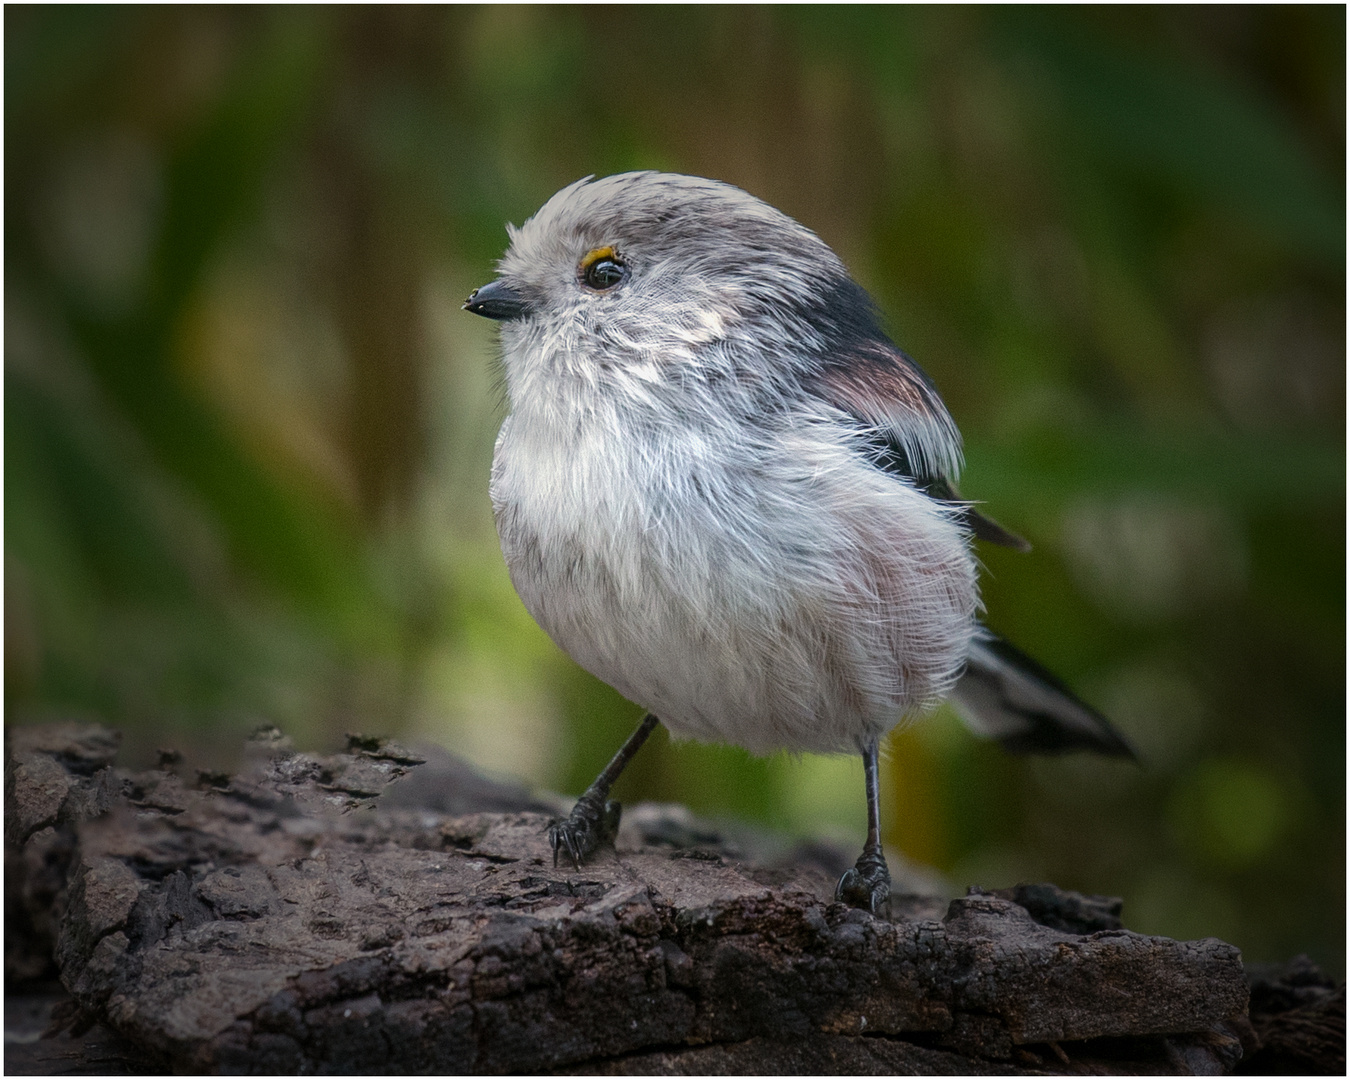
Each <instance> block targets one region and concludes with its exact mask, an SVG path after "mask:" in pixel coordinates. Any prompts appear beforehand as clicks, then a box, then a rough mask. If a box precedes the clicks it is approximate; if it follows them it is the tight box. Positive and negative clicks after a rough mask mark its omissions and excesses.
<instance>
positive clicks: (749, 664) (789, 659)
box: [493, 431, 976, 753]
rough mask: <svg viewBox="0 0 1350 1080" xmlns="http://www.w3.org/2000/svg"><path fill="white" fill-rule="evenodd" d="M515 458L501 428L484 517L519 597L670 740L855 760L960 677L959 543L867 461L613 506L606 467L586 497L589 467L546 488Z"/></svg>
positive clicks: (965, 628) (813, 465) (620, 486)
mask: <svg viewBox="0 0 1350 1080" xmlns="http://www.w3.org/2000/svg"><path fill="white" fill-rule="evenodd" d="M503 444H506V445H505V447H504V445H503ZM510 449H511V448H510V446H509V443H506V433H505V431H504V433H503V440H502V441H501V442H499V446H498V458H497V461H496V462H495V463H494V476H493V502H494V510H495V512H496V518H497V527H498V534H499V536H500V539H501V542H502V551H503V554H504V555H505V557H506V562H507V566H508V568H509V570H510V573H511V580H512V583H513V584H514V585H515V588H516V591H517V592H518V593H519V594H520V597H521V599H522V601H523V602H524V603H525V606H526V608H527V609H528V610H529V612H530V614H531V615H533V616H534V618H535V619H536V620H537V621H538V622H539V624H540V626H542V627H543V629H544V630H545V631H546V632H547V633H548V634H549V636H550V637H551V638H552V639H553V640H554V641H555V642H556V643H557V644H558V645H559V646H560V647H561V648H562V649H563V650H564V651H565V652H567V653H568V654H569V655H570V656H571V657H572V658H573V659H574V660H576V662H577V663H578V664H580V665H581V666H582V667H583V668H585V669H586V670H587V671H589V672H591V673H592V674H594V675H595V676H597V677H598V678H600V679H602V680H604V681H605V682H607V683H609V684H610V685H611V686H613V687H614V688H615V689H616V690H618V691H619V692H620V693H621V694H623V695H624V696H625V697H627V698H629V699H630V700H632V701H634V702H636V703H638V704H640V705H642V706H644V707H645V708H647V709H649V710H651V711H652V712H654V713H655V714H656V715H657V716H659V717H660V718H661V720H662V722H663V723H664V724H665V725H666V726H667V727H668V728H669V729H670V731H671V732H672V734H674V735H675V736H677V737H692V738H697V739H703V740H708V741H725V742H732V743H736V744H738V745H740V746H744V747H746V748H747V749H749V750H751V751H752V752H755V753H769V752H772V751H774V750H778V749H790V750H799V751H814V752H835V751H841V752H852V751H854V750H856V749H857V747H858V746H859V744H860V743H861V742H863V741H865V740H866V739H868V738H871V737H873V736H876V735H879V734H881V733H883V732H885V731H887V730H889V729H890V728H891V727H893V726H895V725H896V724H897V723H899V722H900V721H901V720H902V719H904V718H906V717H907V716H909V715H912V714H914V713H917V712H919V711H921V710H923V709H924V708H925V707H928V706H930V705H932V704H934V703H935V702H936V701H937V700H939V699H940V698H941V696H942V695H943V694H945V693H946V691H947V690H948V689H949V688H950V686H951V684H952V683H953V682H954V681H955V679H956V678H957V676H958V675H959V674H960V671H961V668H962V665H963V663H964V659H965V655H966V649H967V645H968V642H969V637H970V633H971V627H972V625H973V616H974V610H975V606H976V592H975V571H974V563H973V560H972V558H971V556H970V553H969V550H968V546H967V541H966V538H965V536H964V534H963V533H962V532H961V530H960V528H959V527H958V526H957V525H956V524H955V523H954V522H953V521H952V520H951V519H950V517H949V516H948V514H947V513H946V512H945V511H943V510H942V509H941V508H940V507H938V506H937V505H936V504H934V503H933V502H932V501H931V500H929V499H928V498H927V497H926V496H924V495H922V494H921V493H919V492H916V491H914V490H912V489H910V488H908V487H906V486H904V485H903V484H899V483H897V482H895V481H894V480H892V479H890V478H888V477H886V476H884V475H883V474H880V473H878V472H876V470H873V469H871V468H870V467H869V466H867V465H865V463H860V462H857V461H856V460H855V459H854V458H852V457H840V456H839V455H837V454H836V455H826V460H825V462H823V463H822V462H820V461H815V462H813V461H811V460H810V459H809V455H807V456H805V457H804V456H803V455H802V454H801V453H796V454H785V455H784V457H783V462H784V464H783V466H782V468H781V469H780V470H778V471H776V472H775V471H773V470H770V471H767V472H766V471H765V470H764V469H763V468H762V467H761V468H760V469H758V470H757V471H756V473H755V475H754V477H753V482H750V483H746V482H744V478H743V477H742V478H741V479H739V480H738V479H735V478H726V479H725V480H724V481H721V482H716V478H707V477H705V478H704V481H703V482H701V483H697V484H686V485H683V486H681V487H680V488H679V489H678V490H677V491H675V492H661V491H659V490H657V489H656V488H655V487H654V486H653V485H652V484H650V483H648V484H646V485H636V484H629V485H627V486H628V487H630V488H631V489H632V490H631V494H630V495H629V497H624V490H625V484H626V482H625V481H624V480H623V479H620V478H616V473H615V470H614V469H613V468H612V467H611V468H610V469H609V470H608V473H607V475H606V476H605V477H604V483H603V484H602V485H598V486H595V487H593V488H591V489H588V488H587V486H586V485H585V484H584V483H578V479H580V480H582V481H584V480H585V476H586V470H585V468H584V466H583V467H582V468H580V469H575V468H573V469H569V470H568V476H567V478H566V479H565V480H564V479H563V478H562V477H561V476H554V477H553V478H552V480H553V481H555V482H554V483H543V484H541V483H540V482H539V481H540V479H541V477H540V473H539V470H538V469H537V468H536V469H535V470H525V469H519V468H518V467H517V466H518V462H516V461H513V460H512V456H511V454H510ZM504 450H505V451H506V452H505V453H504ZM822 464H824V465H826V466H829V469H827V470H826V471H825V472H822V468H821V466H822ZM840 470H843V475H842V476H840V475H838V473H839V471H840ZM668 474H670V475H677V476H678V475H681V474H679V473H678V472H670V471H668ZM675 507H678V510H676V509H674V508H675Z"/></svg>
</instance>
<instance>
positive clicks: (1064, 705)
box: [950, 627, 1139, 761]
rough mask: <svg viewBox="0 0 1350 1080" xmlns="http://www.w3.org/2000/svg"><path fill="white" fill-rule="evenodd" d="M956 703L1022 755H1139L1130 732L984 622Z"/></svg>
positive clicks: (973, 725)
mask: <svg viewBox="0 0 1350 1080" xmlns="http://www.w3.org/2000/svg"><path fill="white" fill-rule="evenodd" d="M950 700H951V703H952V705H953V707H955V709H956V711H957V714H958V715H959V716H960V717H961V719H962V720H963V721H965V724H966V726H967V727H969V728H970V729H971V730H972V731H973V732H975V733H976V734H977V735H983V736H985V737H986V738H991V739H996V740H997V741H998V742H999V744H1000V745H1001V746H1002V747H1003V748H1004V749H1005V750H1009V751H1012V752H1013V753H1020V754H1057V753H1065V752H1067V751H1070V750H1091V751H1094V752H1095V753H1098V754H1107V755H1109V756H1112V757H1128V758H1133V759H1134V760H1136V761H1137V760H1138V759H1139V755H1138V754H1136V753H1135V750H1134V747H1132V746H1131V745H1130V743H1129V742H1128V740H1126V738H1125V736H1123V735H1122V734H1121V733H1120V732H1119V731H1117V730H1116V729H1115V728H1114V727H1112V726H1111V722H1110V721H1109V720H1107V719H1106V717H1104V716H1103V715H1102V714H1101V713H1099V712H1098V711H1097V710H1096V709H1094V708H1093V707H1092V706H1091V705H1088V704H1086V703H1085V702H1083V701H1082V700H1080V699H1079V698H1078V696H1077V695H1075V694H1074V692H1073V691H1072V690H1070V689H1069V688H1068V687H1067V686H1065V685H1064V683H1062V682H1061V681H1060V680H1059V679H1058V678H1056V677H1055V676H1054V675H1052V674H1051V673H1050V672H1049V671H1046V670H1045V668H1043V667H1041V665H1040V664H1038V663H1036V661H1035V660H1033V659H1032V658H1031V657H1029V656H1028V655H1027V654H1026V653H1024V652H1022V650H1021V649H1018V648H1017V647H1016V646H1014V645H1012V644H1010V643H1009V642H1007V641H1005V640H1004V639H1003V638H1001V637H999V636H998V635H997V634H995V633H994V632H993V631H992V630H988V629H986V628H984V627H980V629H979V631H978V632H977V633H976V635H975V637H974V638H973V639H972V640H971V643H970V655H969V658H968V660H967V663H966V670H965V673H964V674H963V675H962V676H961V678H960V679H959V680H958V681H957V683H956V687H955V688H954V689H953V690H952V693H951V697H950Z"/></svg>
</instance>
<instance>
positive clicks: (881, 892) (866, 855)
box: [834, 848, 891, 916]
mask: <svg viewBox="0 0 1350 1080" xmlns="http://www.w3.org/2000/svg"><path fill="white" fill-rule="evenodd" d="M834 898H835V899H836V900H842V901H843V902H844V903H845V904H848V905H849V906H850V907H856V908H862V909H864V910H865V911H870V912H871V913H872V914H873V915H883V916H884V915H889V913H890V909H891V872H890V870H889V869H887V867H886V857H885V856H884V855H882V853H881V850H880V849H879V848H878V849H875V850H873V849H864V851H863V853H862V854H861V855H860V856H858V861H857V863H855V864H854V865H853V866H852V867H850V868H849V869H848V870H846V871H844V876H843V877H841V878H840V879H839V884H838V886H836V888H835V890H834Z"/></svg>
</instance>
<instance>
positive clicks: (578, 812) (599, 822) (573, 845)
mask: <svg viewBox="0 0 1350 1080" xmlns="http://www.w3.org/2000/svg"><path fill="white" fill-rule="evenodd" d="M605 794H606V793H605V792H603V791H598V790H596V789H595V788H587V789H586V792H585V793H584V794H583V795H582V796H581V798H579V799H578V800H577V804H576V806H574V807H572V812H571V813H570V814H568V815H567V819H566V820H565V821H559V822H556V823H555V824H553V825H550V826H549V828H548V842H549V843H550V844H552V845H553V865H554V866H557V865H558V853H559V852H560V851H561V852H566V853H567V857H568V858H569V859H571V860H572V865H573V866H574V867H576V868H577V869H580V868H581V864H582V862H584V861H585V860H586V858H587V857H589V856H590V854H591V853H592V852H593V851H595V849H596V848H598V847H599V846H600V845H601V844H605V843H613V842H614V837H615V836H616V835H618V832H619V816H620V814H621V813H622V811H623V808H622V807H621V806H620V805H619V804H618V803H617V802H613V801H608V802H607V801H606V800H605Z"/></svg>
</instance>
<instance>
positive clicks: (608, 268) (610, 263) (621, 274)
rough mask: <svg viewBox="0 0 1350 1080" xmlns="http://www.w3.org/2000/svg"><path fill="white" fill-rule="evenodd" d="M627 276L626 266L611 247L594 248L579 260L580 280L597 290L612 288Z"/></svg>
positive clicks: (602, 290)
mask: <svg viewBox="0 0 1350 1080" xmlns="http://www.w3.org/2000/svg"><path fill="white" fill-rule="evenodd" d="M627 276H628V267H627V266H625V265H624V263H623V260H622V259H620V258H619V256H618V253H617V252H615V250H614V249H613V248H608V247H603V248H596V249H595V250H594V251H591V252H588V253H587V255H586V257H585V258H584V259H582V260H581V280H582V281H583V282H585V283H586V285H587V286H588V287H589V288H592V289H595V290H597V291H599V292H604V290H606V289H612V288H614V286H615V285H617V284H619V282H621V281H623V279H624V278H626V277H627Z"/></svg>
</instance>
